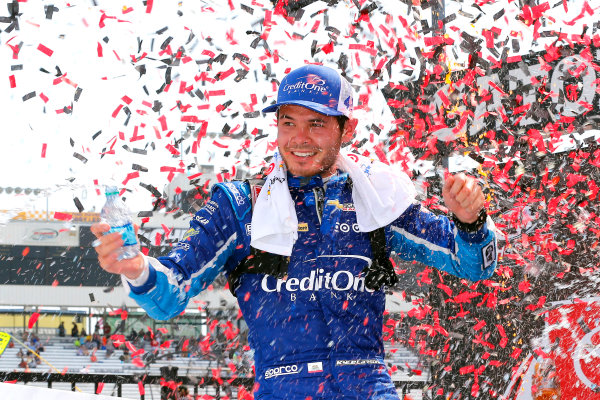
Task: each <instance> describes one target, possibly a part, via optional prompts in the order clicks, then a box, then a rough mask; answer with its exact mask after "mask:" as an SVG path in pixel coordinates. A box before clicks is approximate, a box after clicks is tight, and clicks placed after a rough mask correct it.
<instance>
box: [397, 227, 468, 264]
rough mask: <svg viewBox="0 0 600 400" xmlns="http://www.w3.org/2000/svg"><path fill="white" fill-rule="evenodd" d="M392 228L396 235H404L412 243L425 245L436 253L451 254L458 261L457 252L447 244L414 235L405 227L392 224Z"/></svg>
mask: <svg viewBox="0 0 600 400" xmlns="http://www.w3.org/2000/svg"><path fill="white" fill-rule="evenodd" d="M391 230H392V233H393V234H394V235H399V236H402V237H403V238H405V239H406V240H409V241H411V242H412V243H414V245H415V247H416V246H424V247H425V248H427V249H428V250H431V251H432V252H434V253H443V254H445V255H447V256H450V257H451V258H452V259H453V260H455V261H458V258H457V257H456V254H454V252H452V251H451V250H450V249H449V248H447V247H445V246H441V245H439V244H436V243H434V242H432V241H431V240H430V239H429V238H423V237H420V236H417V235H414V234H412V233H411V232H409V231H407V230H405V229H403V228H399V227H397V226H393V225H392V226H391Z"/></svg>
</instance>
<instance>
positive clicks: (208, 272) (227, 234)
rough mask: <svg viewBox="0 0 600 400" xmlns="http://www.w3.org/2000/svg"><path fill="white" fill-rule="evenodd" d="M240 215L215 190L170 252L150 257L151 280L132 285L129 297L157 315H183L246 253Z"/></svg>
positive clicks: (227, 200)
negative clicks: (215, 280) (188, 305)
mask: <svg viewBox="0 0 600 400" xmlns="http://www.w3.org/2000/svg"><path fill="white" fill-rule="evenodd" d="M238 215H239V210H234V209H233V206H232V204H231V201H230V198H229V196H228V194H227V193H225V190H223V189H217V190H214V191H213V194H212V197H211V200H210V201H209V202H208V203H207V204H206V205H205V206H204V207H203V208H202V209H201V210H200V211H198V212H197V213H196V215H195V216H194V217H193V218H192V220H191V222H190V227H189V229H188V231H187V232H186V233H185V235H184V237H183V238H182V239H181V240H180V241H179V242H178V243H177V244H176V245H175V247H174V248H173V250H172V251H171V252H170V253H169V254H168V256H166V257H159V258H151V257H146V260H147V261H148V278H147V279H146V281H145V283H144V284H143V285H141V286H133V285H131V284H130V283H127V285H128V286H129V289H130V293H129V296H130V297H132V298H133V299H134V300H135V301H136V302H137V303H138V304H139V305H140V306H141V307H142V308H144V310H146V312H147V313H148V315H149V316H150V317H152V318H154V319H158V320H166V319H169V318H172V317H174V316H176V315H179V314H180V313H181V312H182V311H183V310H184V309H185V308H186V306H187V304H188V302H189V299H191V298H192V297H194V296H196V295H197V294H198V293H200V292H201V291H202V290H204V289H206V288H207V287H208V285H210V284H211V283H212V281H213V280H214V279H215V277H216V276H217V275H218V274H219V273H221V272H225V273H226V274H227V273H229V272H230V270H231V269H232V268H233V267H234V266H235V265H237V263H238V262H239V260H241V259H242V258H243V257H244V254H243V253H244V250H245V247H246V246H245V245H244V242H245V234H244V233H243V232H242V229H241V226H242V225H241V224H240V221H239V220H238ZM238 259H239V260H238Z"/></svg>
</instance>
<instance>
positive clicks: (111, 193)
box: [104, 186, 119, 196]
mask: <svg viewBox="0 0 600 400" xmlns="http://www.w3.org/2000/svg"><path fill="white" fill-rule="evenodd" d="M104 194H105V195H107V196H114V195H117V194H119V189H117V187H116V186H106V189H105V190H104Z"/></svg>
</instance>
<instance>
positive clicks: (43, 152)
mask: <svg viewBox="0 0 600 400" xmlns="http://www.w3.org/2000/svg"><path fill="white" fill-rule="evenodd" d="M47 147H48V145H47V144H46V143H42V158H46V148H47Z"/></svg>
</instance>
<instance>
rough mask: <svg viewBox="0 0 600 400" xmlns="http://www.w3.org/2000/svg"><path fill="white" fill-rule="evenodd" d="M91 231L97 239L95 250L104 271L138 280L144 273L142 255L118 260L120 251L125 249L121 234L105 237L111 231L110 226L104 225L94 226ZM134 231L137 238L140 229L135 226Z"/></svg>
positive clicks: (115, 233) (114, 233)
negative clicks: (122, 248)
mask: <svg viewBox="0 0 600 400" xmlns="http://www.w3.org/2000/svg"><path fill="white" fill-rule="evenodd" d="M90 229H91V231H92V233H93V234H94V236H96V238H97V240H96V241H95V242H94V248H95V249H96V253H98V262H99V263H100V266H101V267H102V269H104V270H105V271H106V272H110V273H112V274H122V275H125V276H126V277H127V278H128V279H136V278H138V277H139V276H140V275H141V274H142V272H143V271H144V257H143V256H142V253H138V255H137V256H135V257H134V258H128V259H125V260H117V257H118V255H119V249H120V248H121V247H123V239H122V238H121V234H119V233H117V232H113V233H110V234H108V235H105V233H106V232H108V231H109V230H110V226H109V225H108V224H104V223H98V224H94V225H92V226H91V228H90ZM134 229H135V235H136V237H137V233H138V229H139V227H138V226H137V225H134ZM96 244H97V245H96Z"/></svg>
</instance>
